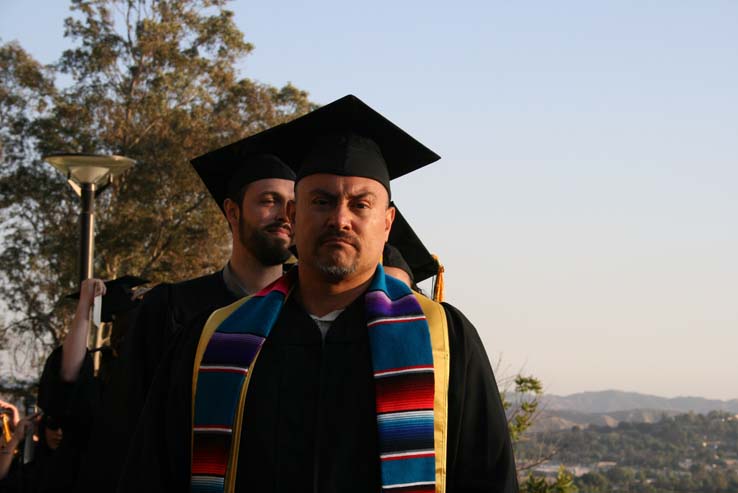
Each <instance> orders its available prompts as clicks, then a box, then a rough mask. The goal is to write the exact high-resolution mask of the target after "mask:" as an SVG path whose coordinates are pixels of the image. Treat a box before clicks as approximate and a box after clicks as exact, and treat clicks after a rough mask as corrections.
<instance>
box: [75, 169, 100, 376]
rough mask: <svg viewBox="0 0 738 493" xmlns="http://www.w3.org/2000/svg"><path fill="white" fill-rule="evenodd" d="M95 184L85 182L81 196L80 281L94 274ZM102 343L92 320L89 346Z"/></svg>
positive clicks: (97, 365) (95, 362)
mask: <svg viewBox="0 0 738 493" xmlns="http://www.w3.org/2000/svg"><path fill="white" fill-rule="evenodd" d="M95 188H96V186H95V184H94V183H83V184H82V187H81V190H80V196H81V197H82V211H81V212H80V213H79V229H80V231H79V233H80V234H79V282H80V284H81V283H82V281H84V280H85V279H90V278H91V277H92V276H93V269H92V259H93V257H94V254H93V252H94V251H95ZM99 343H100V337H99V327H97V326H96V325H95V324H94V323H92V321H90V329H89V332H88V334H87V346H88V347H89V348H90V349H95V348H97V346H98V345H99ZM92 361H93V368H94V370H95V373H97V370H98V369H99V368H100V353H99V352H96V353H95V354H94V357H93V360H92Z"/></svg>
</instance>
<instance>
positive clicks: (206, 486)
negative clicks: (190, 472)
mask: <svg viewBox="0 0 738 493" xmlns="http://www.w3.org/2000/svg"><path fill="white" fill-rule="evenodd" d="M191 481H192V482H191V484H190V491H191V492H192V493H216V492H220V491H223V488H224V486H225V479H224V478H222V477H219V476H192V480H191Z"/></svg>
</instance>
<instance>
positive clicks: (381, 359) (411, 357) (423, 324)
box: [369, 320, 433, 372]
mask: <svg viewBox="0 0 738 493" xmlns="http://www.w3.org/2000/svg"><path fill="white" fill-rule="evenodd" d="M369 341H370V343H371V347H372V348H382V349H381V351H377V350H373V351H372V363H373V366H374V371H375V372H376V371H381V370H392V369H395V368H404V367H407V366H419V365H427V366H431V367H432V366H433V350H432V348H431V340H430V331H429V329H428V322H427V321H425V320H417V321H415V322H404V323H400V324H394V323H392V324H383V325H376V326H374V327H372V328H371V329H370V330H369Z"/></svg>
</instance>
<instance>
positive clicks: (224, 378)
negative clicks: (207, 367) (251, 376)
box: [194, 371, 245, 427]
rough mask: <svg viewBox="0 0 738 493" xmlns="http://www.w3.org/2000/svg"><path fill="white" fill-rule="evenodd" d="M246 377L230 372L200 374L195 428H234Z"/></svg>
mask: <svg viewBox="0 0 738 493" xmlns="http://www.w3.org/2000/svg"><path fill="white" fill-rule="evenodd" d="M244 378H245V375H243V374H241V373H228V372H202V371H201V372H199V374H198V376H197V393H196V395H197V398H196V399H195V419H194V423H195V426H199V425H223V426H228V427H231V426H233V418H234V416H235V412H236V406H237V405H238V399H239V397H240V396H241V385H242V384H243V380H244Z"/></svg>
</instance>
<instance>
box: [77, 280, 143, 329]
mask: <svg viewBox="0 0 738 493" xmlns="http://www.w3.org/2000/svg"><path fill="white" fill-rule="evenodd" d="M147 282H149V281H148V280H147V279H142V278H140V277H136V276H122V277H119V278H117V279H112V280H110V281H105V288H106V289H105V295H104V296H103V297H102V307H101V314H100V320H101V321H102V322H112V321H113V315H117V314H119V313H123V312H125V311H128V310H130V309H131V308H133V307H134V306H135V305H136V300H132V299H131V297H132V296H133V288H135V287H136V286H140V285H142V284H146V283H147ZM67 298H70V299H74V300H78V299H79V291H77V292H76V293H72V294H70V295H67Z"/></svg>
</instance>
